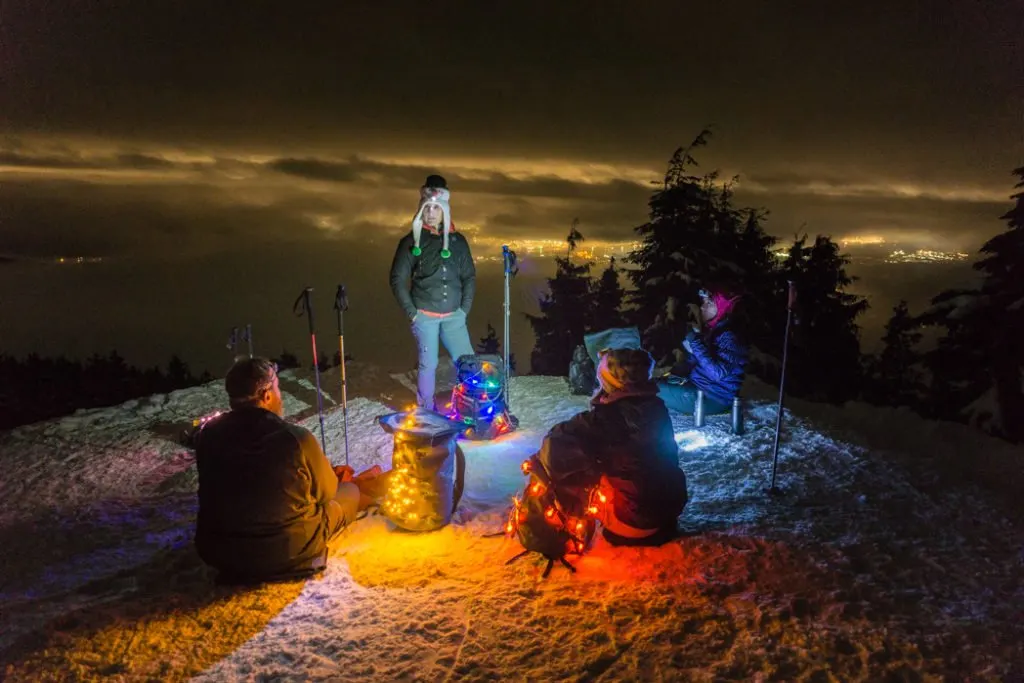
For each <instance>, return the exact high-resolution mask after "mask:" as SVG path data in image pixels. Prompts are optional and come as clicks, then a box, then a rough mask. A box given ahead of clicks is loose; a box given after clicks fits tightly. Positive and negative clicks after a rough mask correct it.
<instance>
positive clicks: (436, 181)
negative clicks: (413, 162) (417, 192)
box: [423, 174, 448, 190]
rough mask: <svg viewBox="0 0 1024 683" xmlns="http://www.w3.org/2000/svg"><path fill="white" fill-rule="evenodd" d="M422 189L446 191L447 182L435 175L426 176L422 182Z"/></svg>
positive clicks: (442, 177)
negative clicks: (437, 188) (435, 188)
mask: <svg viewBox="0 0 1024 683" xmlns="http://www.w3.org/2000/svg"><path fill="white" fill-rule="evenodd" d="M423 187H439V188H441V189H444V190H447V189H448V181H447V180H445V179H444V176H440V175H437V174H434V175H428V176H427V179H426V180H425V181H424V182H423Z"/></svg>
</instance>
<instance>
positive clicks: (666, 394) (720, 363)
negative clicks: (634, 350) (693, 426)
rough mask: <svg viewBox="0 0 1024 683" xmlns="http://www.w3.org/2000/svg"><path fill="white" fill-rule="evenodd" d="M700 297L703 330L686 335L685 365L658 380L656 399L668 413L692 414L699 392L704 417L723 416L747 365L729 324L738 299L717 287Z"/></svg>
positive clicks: (740, 345) (703, 291) (684, 346)
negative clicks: (670, 411)
mask: <svg viewBox="0 0 1024 683" xmlns="http://www.w3.org/2000/svg"><path fill="white" fill-rule="evenodd" d="M700 297H701V307H700V312H701V318H702V319H703V320H704V321H705V323H704V324H705V327H706V330H705V331H703V332H702V331H701V329H700V328H699V327H698V326H694V327H693V329H691V330H690V332H689V333H688V334H687V335H686V339H685V340H684V341H683V348H684V349H685V350H686V362H685V363H683V364H682V365H681V366H677V367H676V368H673V370H672V373H671V374H670V375H669V376H668V377H667V378H664V379H661V380H659V381H658V396H660V397H661V400H663V401H664V402H665V405H666V406H668V408H669V410H674V411H677V412H680V413H684V414H686V415H692V414H693V413H694V410H695V408H696V405H697V391H698V390H700V391H703V392H704V412H705V413H706V414H709V415H711V414H715V413H727V412H729V410H731V408H732V401H733V399H734V398H735V397H736V396H737V394H739V390H740V387H741V386H742V385H743V376H744V370H745V368H746V364H747V348H746V346H745V345H743V344H742V343H741V342H740V340H739V338H738V337H737V335H736V333H735V331H734V330H732V329H731V328H730V324H729V318H730V315H731V314H732V312H733V311H734V310H735V307H736V304H737V302H738V301H739V299H740V297H739V296H734V295H731V294H730V293H728V292H726V291H725V290H723V289H721V288H714V289H702V290H700Z"/></svg>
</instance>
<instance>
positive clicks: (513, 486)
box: [0, 369, 1024, 681]
mask: <svg viewBox="0 0 1024 683" xmlns="http://www.w3.org/2000/svg"><path fill="white" fill-rule="evenodd" d="M368 374H372V371H371V370H370V369H366V370H365V372H364V373H363V375H362V376H361V378H360V379H355V380H354V382H353V385H354V389H355V390H354V391H353V392H352V393H353V394H355V393H361V394H362V395H364V396H372V397H375V398H376V397H377V396H379V395H380V394H381V393H384V394H387V395H388V396H389V397H391V396H392V394H390V393H389V392H388V391H385V390H382V389H380V387H381V386H383V384H384V383H386V381H387V380H388V378H387V377H386V376H385V375H383V374H382V373H377V376H375V377H372V378H368V376H367V375H368ZM331 381H334V380H329V379H328V378H325V382H324V388H325V390H329V391H331V392H332V393H336V392H335V391H334V389H335V388H336V387H334V385H333V384H331ZM360 381H362V382H363V386H362V388H361V389H360V387H359V383H360ZM403 382H404V383H405V384H406V385H408V381H407V379H404V378H403ZM283 387H284V390H285V392H286V394H287V395H286V407H287V410H288V413H289V414H290V415H293V416H297V417H298V418H302V420H303V423H304V424H305V425H306V426H307V427H310V428H311V429H314V431H315V430H316V429H317V428H318V425H317V418H316V415H315V412H311V404H312V403H313V402H314V401H315V392H314V390H313V389H312V385H311V384H310V383H309V382H308V380H306V379H301V380H300V379H299V378H297V377H295V376H294V375H290V376H286V377H285V378H284V381H283ZM371 387H372V388H371ZM398 393H400V392H394V395H396V396H397V394H398ZM748 393H749V394H750V395H751V396H752V397H753V398H754V400H753V402H752V405H751V408H750V412H749V414H748V416H747V430H748V431H747V434H746V435H744V436H733V435H730V434H729V433H728V429H727V427H728V425H727V418H721V417H719V418H712V419H711V420H710V421H709V424H708V425H707V426H706V427H704V428H703V429H701V430H694V429H692V425H691V421H690V420H689V419H688V418H681V419H679V421H678V423H677V432H678V435H679V436H678V440H679V441H680V445H681V451H680V460H681V462H682V464H683V467H684V469H685V470H686V472H687V475H688V477H689V481H690V492H691V502H690V504H689V506H688V507H687V509H686V511H685V513H684V515H683V517H682V518H681V526H682V528H683V529H684V531H685V535H684V536H683V538H681V539H680V540H678V541H677V542H674V543H671V544H669V545H667V546H665V547H663V548H659V549H614V548H611V547H609V546H607V545H606V544H605V543H604V542H603V541H599V542H598V544H597V546H596V548H595V550H594V551H593V552H592V553H591V554H589V555H587V556H586V557H584V558H583V559H582V560H580V561H579V562H578V565H577V566H578V569H579V571H578V573H577V574H575V575H572V574H569V573H568V572H566V571H565V570H563V569H560V568H556V569H555V571H554V572H553V573H552V574H551V576H550V577H549V578H548V579H547V580H541V579H540V572H541V570H542V568H543V565H541V564H537V563H535V562H534V561H532V560H530V559H523V560H520V561H518V562H516V563H514V564H512V565H510V566H505V564H504V560H505V559H507V558H509V557H511V556H512V555H514V554H516V553H517V552H518V551H519V547H518V546H517V544H515V543H514V542H512V541H510V540H506V539H504V538H500V537H498V538H494V537H488V536H487V534H490V533H492V532H494V531H496V530H498V529H500V526H501V522H502V518H503V515H504V512H505V505H506V503H507V501H508V500H509V498H510V496H511V495H512V494H513V493H515V492H516V490H517V489H518V488H519V487H520V486H521V485H522V482H523V477H522V476H521V474H520V473H519V469H518V468H519V463H520V462H521V461H522V460H523V459H524V458H525V457H526V456H527V455H528V454H529V453H531V452H532V450H533V449H535V448H536V447H537V445H538V444H539V441H540V439H541V437H542V435H543V433H544V431H545V430H546V429H547V428H548V427H549V426H550V425H552V424H553V423H555V422H557V421H559V420H561V419H564V418H566V417H568V416H570V415H572V414H573V413H575V412H577V411H579V410H581V409H584V408H585V406H586V399H585V398H583V397H573V396H569V395H568V392H567V389H566V385H565V382H564V380H562V379H557V378H546V377H523V378H519V379H517V380H516V381H515V382H514V386H513V393H512V405H513V410H514V412H515V413H516V414H517V415H518V416H519V418H520V419H521V421H522V424H523V428H522V430H521V431H520V432H518V433H516V434H514V435H511V436H508V437H504V438H502V439H501V440H499V441H496V442H492V443H467V444H465V445H464V448H465V450H466V453H467V458H468V463H469V464H468V483H467V488H466V496H465V498H464V502H463V504H462V505H461V507H460V510H459V512H458V514H457V516H456V520H455V523H453V524H452V525H451V526H449V527H447V528H445V529H443V530H441V531H438V532H434V533H430V534H411V533H404V532H396V531H393V530H391V529H390V528H389V527H388V525H387V523H386V522H385V521H384V520H383V519H381V518H370V519H367V520H364V521H362V522H360V523H359V524H357V525H355V526H354V527H353V528H352V529H350V530H349V531H348V532H346V533H345V535H344V536H343V537H342V538H341V540H340V542H339V543H338V544H337V545H336V547H335V548H334V549H333V553H332V558H331V563H330V566H329V568H328V571H327V572H326V573H325V575H324V576H323V577H322V578H318V579H315V580H311V581H308V582H305V583H301V582H297V583H286V584H275V585H269V586H263V587H259V588H251V589H238V588H229V587H222V586H217V585H215V584H214V583H213V581H212V580H211V574H210V573H209V572H208V571H207V570H206V569H205V568H204V567H203V566H202V565H201V564H200V563H199V561H198V559H197V558H196V557H195V554H194V552H193V551H192V548H191V533H192V524H193V521H194V516H195V482H196V476H195V468H194V464H193V458H192V454H191V453H190V452H189V451H187V450H185V449H184V448H182V447H181V446H179V445H178V444H177V442H176V435H177V432H178V431H179V430H180V429H181V428H183V427H184V426H186V425H187V424H188V422H189V421H190V420H191V419H192V418H193V417H194V416H197V415H203V414H206V413H209V412H211V411H213V410H215V409H218V408H221V407H223V403H224V400H223V394H222V391H221V388H220V385H219V383H214V384H212V385H208V386H205V387H198V388H195V389H190V390H185V391H179V392H175V393H173V394H170V395H167V396H154V397H150V398H148V399H145V400H140V401H132V402H130V403H127V404H125V405H123V406H119V407H115V408H108V409H100V410H92V411H84V412H79V413H77V414H76V415H74V416H71V417H67V418H64V419H60V420H54V421H50V422H46V423H41V424H37V425H32V426H28V427H25V428H21V429H18V430H16V431H14V432H12V433H9V434H6V435H3V436H0V465H2V475H0V558H2V559H0V610H2V612H0V662H2V665H3V666H2V668H0V671H3V672H4V673H5V676H6V679H7V680H33V681H35V680H87V679H90V678H102V679H109V680H148V679H153V680H178V679H183V678H190V677H196V678H198V679H199V680H211V681H213V680H218V681H220V680H318V679H338V680H342V679H343V680H413V679H417V680H448V679H452V680H456V679H458V680H480V679H502V680H504V679H514V680H566V679H570V680H572V679H579V680H595V679H603V680H637V679H655V680H698V681H703V680H709V681H710V680H723V679H729V680H787V681H789V680H810V681H830V680H838V681H857V680H908V681H913V680H956V681H959V680H1008V681H1009V680H1022V679H1024V646H1022V643H1024V550H1022V548H1024V527H1022V521H1021V520H1022V518H1021V513H1020V511H1021V506H1020V504H1019V503H1020V501H1019V500H1014V499H1013V498H1012V497H1010V498H1008V497H1007V496H1006V495H1005V494H1006V492H1007V491H1008V490H1009V491H1010V493H1012V491H1013V489H1012V486H1014V483H1013V482H1014V481H1017V482H1019V475H1020V471H1021V464H1022V463H1024V453H1022V449H1019V448H1012V447H1010V446H1007V445H1006V444H1004V443H1002V442H999V441H995V440H991V439H988V438H986V437H984V436H981V435H979V434H977V433H975V432H972V431H970V430H968V429H967V428H964V427H961V426H958V425H939V424H935V423H929V422H926V421H923V420H921V419H919V418H916V417H914V416H912V415H909V414H906V413H903V412H900V411H894V410H878V409H868V408H865V407H858V406H850V407H847V408H846V409H837V408H834V407H828V406H819V405H814V404H805V403H800V402H793V403H792V404H791V406H790V407H791V411H792V412H791V413H790V415H789V417H788V419H787V423H786V424H787V431H786V437H785V440H784V442H783V449H782V458H781V463H780V465H781V468H780V478H779V483H780V485H781V486H782V487H783V489H784V490H785V495H784V496H782V497H781V498H770V497H768V496H766V495H765V494H764V492H763V487H764V486H765V485H766V484H767V479H768V476H769V472H770V464H771V463H770V453H771V444H772V429H773V427H774V422H775V411H774V406H773V405H772V402H771V389H770V388H767V387H763V386H757V385H752V386H751V387H750V389H749V392H748ZM327 407H328V408H329V410H330V412H329V413H328V415H327V418H326V426H327V442H328V450H329V455H330V457H331V458H332V459H333V460H334V461H335V462H341V461H342V459H343V457H344V456H343V439H342V430H343V427H342V415H341V411H340V410H337V409H336V408H335V406H333V404H332V402H330V401H328V402H327ZM385 412H388V409H387V408H386V407H385V406H384V405H382V404H381V403H378V402H376V401H375V400H370V399H368V398H354V399H352V400H350V406H349V422H350V435H349V436H350V444H351V447H352V453H351V456H352V460H353V464H354V465H355V466H356V467H357V469H361V468H363V467H367V466H369V465H371V464H374V463H380V464H383V465H385V466H387V464H388V463H389V458H390V448H391V447H390V441H389V438H388V436H387V435H386V434H385V433H384V432H383V431H382V430H381V429H380V428H379V427H378V426H376V424H375V423H374V418H375V417H376V416H377V415H380V414H383V413H385ZM1011 468H1012V469H1011ZM999 473H1004V476H1003V477H1002V478H999V477H998V475H999ZM968 475H971V477H973V478H968ZM1007 477H1018V479H1016V480H1012V479H1011V480H1010V487H1011V488H1009V489H1008V488H1007V485H1006V481H1007ZM1018 490H1019V489H1018Z"/></svg>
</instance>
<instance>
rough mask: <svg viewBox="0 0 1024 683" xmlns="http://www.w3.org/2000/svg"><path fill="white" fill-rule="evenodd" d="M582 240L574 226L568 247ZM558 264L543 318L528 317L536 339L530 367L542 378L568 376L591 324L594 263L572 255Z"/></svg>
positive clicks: (544, 301) (544, 302)
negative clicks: (591, 276) (574, 261)
mask: <svg viewBox="0 0 1024 683" xmlns="http://www.w3.org/2000/svg"><path fill="white" fill-rule="evenodd" d="M574 233H576V235H575V236H574ZM582 237H583V236H582V235H579V234H578V232H577V231H576V223H575V222H574V223H573V229H572V231H571V232H570V233H569V236H568V237H567V238H566V240H565V241H566V243H567V244H568V243H570V242H572V241H573V240H582ZM570 254H571V246H570ZM555 263H556V269H555V276H554V277H553V278H549V279H548V292H547V293H546V294H545V295H543V296H542V297H541V298H540V302H539V303H540V315H531V314H529V313H528V314H526V317H527V319H528V320H529V321H530V326H531V327H532V328H533V334H534V337H535V339H536V341H535V343H534V347H533V353H532V354H531V356H530V365H531V367H532V370H533V373H534V374H539V375H566V374H568V372H569V363H570V361H571V360H572V352H573V349H575V348H576V346H578V345H579V344H582V343H583V335H584V334H585V333H586V332H587V325H588V322H589V320H590V313H589V311H590V309H589V307H588V306H587V305H586V302H588V301H589V299H590V290H591V281H590V266H591V263H590V262H589V261H585V262H583V263H579V264H576V263H573V259H572V257H571V255H570V256H568V257H564V258H563V257H561V256H556V257H555Z"/></svg>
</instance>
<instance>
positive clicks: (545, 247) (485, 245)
mask: <svg viewBox="0 0 1024 683" xmlns="http://www.w3.org/2000/svg"><path fill="white" fill-rule="evenodd" d="M503 244H507V245H508V246H509V248H510V249H511V250H512V251H514V252H516V254H517V255H519V257H520V258H521V257H523V256H526V255H529V256H538V257H542V258H543V257H548V256H565V253H566V249H567V245H566V243H565V240H558V239H546V240H544V239H523V240H511V241H507V242H506V241H502V240H496V239H493V238H481V237H478V238H476V239H475V240H474V241H473V249H474V256H473V260H474V261H478V262H479V261H498V262H500V261H501V260H502V256H501V246H502V245H503ZM639 247H640V242H607V241H601V240H586V241H585V242H582V243H581V244H580V245H578V246H577V248H576V250H575V251H573V253H572V256H573V258H576V259H580V260H595V259H605V258H608V257H609V256H615V257H624V256H626V255H628V254H629V253H630V252H631V251H634V250H635V249H637V248H639ZM491 250H493V251H494V253H493V254H491V253H490V251H491Z"/></svg>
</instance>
